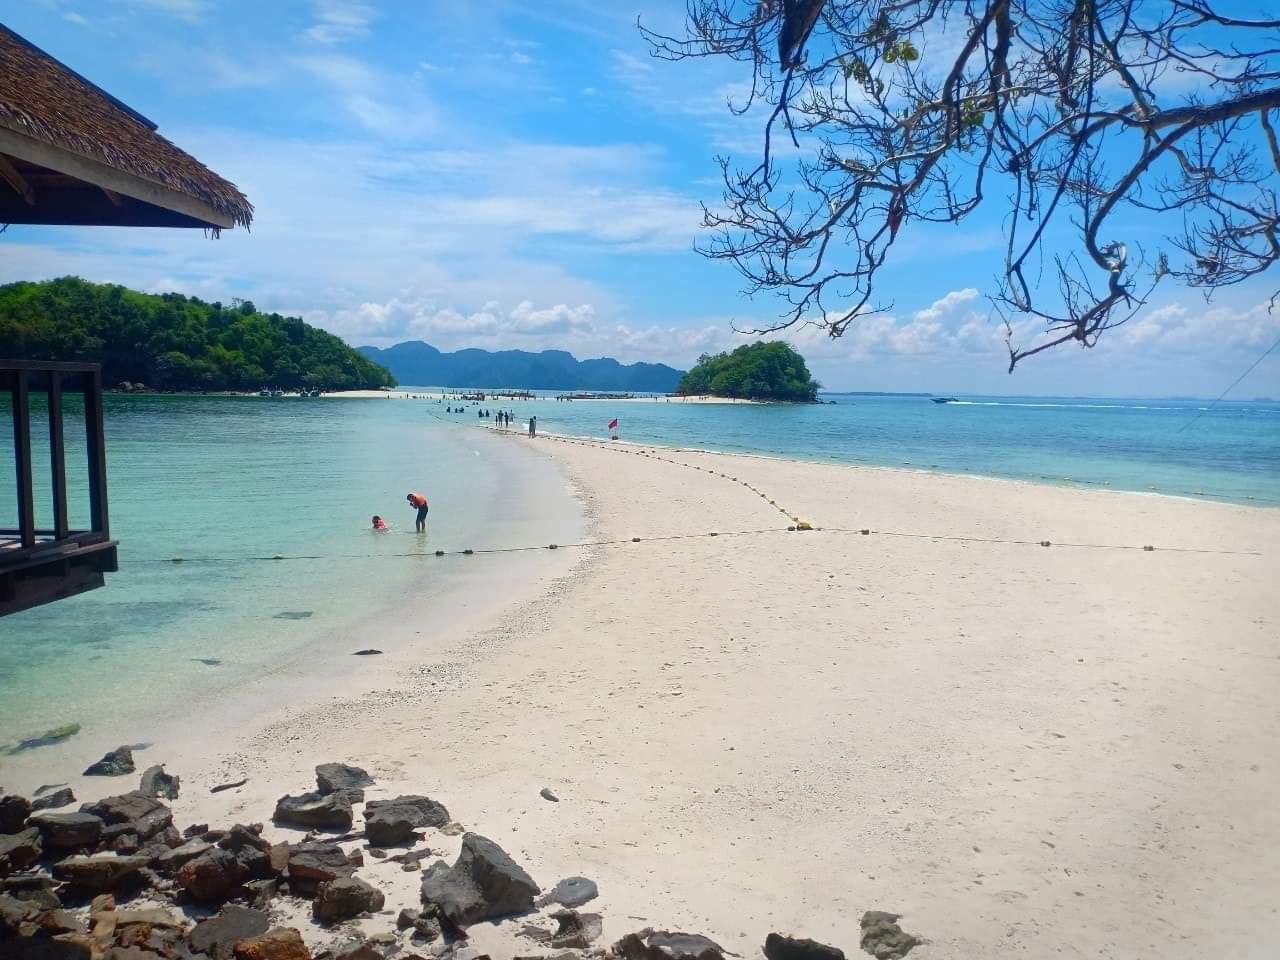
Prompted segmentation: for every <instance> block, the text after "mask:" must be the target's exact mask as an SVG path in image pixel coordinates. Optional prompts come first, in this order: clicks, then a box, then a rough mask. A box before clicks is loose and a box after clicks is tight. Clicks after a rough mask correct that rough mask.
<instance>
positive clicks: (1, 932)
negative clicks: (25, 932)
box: [0, 894, 40, 941]
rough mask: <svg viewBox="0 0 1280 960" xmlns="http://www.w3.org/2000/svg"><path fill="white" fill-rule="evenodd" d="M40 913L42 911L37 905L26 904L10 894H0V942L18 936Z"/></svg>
mask: <svg viewBox="0 0 1280 960" xmlns="http://www.w3.org/2000/svg"><path fill="white" fill-rule="evenodd" d="M39 913H40V910H39V908H38V907H36V906H35V904H32V903H25V902H23V901H22V900H18V899H16V898H14V897H11V896H9V895H8V894H0V941H2V940H3V939H4V937H6V936H15V935H17V934H18V933H19V932H21V930H22V928H23V927H24V926H25V925H27V924H31V923H32V922H33V921H34V920H35V918H36V916H37V915H38V914H39ZM32 932H34V928H33V929H32Z"/></svg>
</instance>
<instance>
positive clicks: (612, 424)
mask: <svg viewBox="0 0 1280 960" xmlns="http://www.w3.org/2000/svg"><path fill="white" fill-rule="evenodd" d="M609 429H610V430H617V429H618V418H617V417H614V418H613V419H612V420H610V421H609Z"/></svg>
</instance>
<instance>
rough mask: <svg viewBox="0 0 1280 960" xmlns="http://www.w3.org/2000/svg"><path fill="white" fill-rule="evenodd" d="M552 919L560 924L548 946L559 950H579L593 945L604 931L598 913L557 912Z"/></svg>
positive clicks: (552, 915)
mask: <svg viewBox="0 0 1280 960" xmlns="http://www.w3.org/2000/svg"><path fill="white" fill-rule="evenodd" d="M551 919H552V920H554V921H555V922H556V923H557V924H558V928H557V929H556V931H555V933H553V934H551V937H550V938H549V939H548V940H547V945H548V946H551V947H555V948H556V949H558V950H579V949H585V948H586V947H589V946H590V945H591V942H592V941H593V940H595V939H596V937H598V936H600V932H601V930H603V929H604V926H603V923H602V921H601V919H600V914H598V913H579V912H578V911H577V910H557V911H556V912H555V913H553V914H551Z"/></svg>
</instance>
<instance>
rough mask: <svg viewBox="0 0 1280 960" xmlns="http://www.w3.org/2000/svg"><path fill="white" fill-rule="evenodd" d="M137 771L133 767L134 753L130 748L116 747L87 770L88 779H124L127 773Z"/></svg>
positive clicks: (85, 773)
mask: <svg viewBox="0 0 1280 960" xmlns="http://www.w3.org/2000/svg"><path fill="white" fill-rule="evenodd" d="M134 769H136V768H135V767H134V765H133V751H132V750H131V749H129V748H128V747H116V748H115V749H114V750H112V751H110V752H109V753H106V754H103V757H102V759H101V760H99V761H98V762H96V763H92V764H90V765H89V768H88V769H87V770H85V772H84V775H85V776H86V777H122V776H124V775H125V774H126V773H133V771H134Z"/></svg>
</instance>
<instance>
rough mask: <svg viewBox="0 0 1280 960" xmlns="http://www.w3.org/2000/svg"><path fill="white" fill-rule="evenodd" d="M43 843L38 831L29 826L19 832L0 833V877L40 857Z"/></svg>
mask: <svg viewBox="0 0 1280 960" xmlns="http://www.w3.org/2000/svg"><path fill="white" fill-rule="evenodd" d="M43 848H44V844H43V843H42V842H41V840H40V831H39V830H38V829H37V828H35V827H29V828H27V829H26V830H23V831H22V832H20V833H6V834H0V877H7V876H8V875H9V874H11V873H16V872H17V871H18V870H22V869H24V868H25V867H29V866H31V864H33V863H35V862H36V861H37V860H39V859H40V851H41V850H42V849H43Z"/></svg>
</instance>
